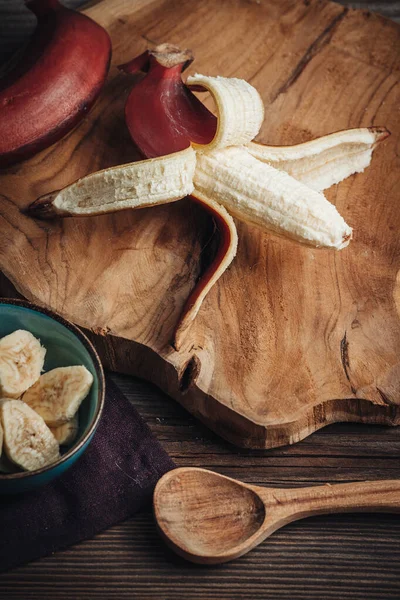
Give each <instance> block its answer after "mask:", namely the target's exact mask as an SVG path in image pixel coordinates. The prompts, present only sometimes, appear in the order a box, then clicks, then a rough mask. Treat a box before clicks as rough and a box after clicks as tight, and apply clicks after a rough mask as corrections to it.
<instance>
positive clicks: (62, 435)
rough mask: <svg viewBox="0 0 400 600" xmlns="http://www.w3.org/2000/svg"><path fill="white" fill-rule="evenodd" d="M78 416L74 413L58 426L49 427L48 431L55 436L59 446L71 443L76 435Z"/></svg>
mask: <svg viewBox="0 0 400 600" xmlns="http://www.w3.org/2000/svg"><path fill="white" fill-rule="evenodd" d="M78 429H79V418H78V413H76V414H75V415H74V416H73V417H72V419H71V420H70V421H67V422H66V423H63V424H62V425H59V426H58V427H50V431H51V432H52V434H53V435H54V437H55V438H56V440H57V442H58V443H59V444H60V446H69V445H70V444H72V443H73V442H74V441H75V439H76V436H77V435H78Z"/></svg>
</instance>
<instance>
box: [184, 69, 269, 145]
mask: <svg viewBox="0 0 400 600" xmlns="http://www.w3.org/2000/svg"><path fill="white" fill-rule="evenodd" d="M187 85H188V86H189V87H190V86H201V87H202V88H204V89H206V90H208V91H209V92H210V94H211V95H212V97H213V99H214V101H215V104H216V106H217V110H218V123H217V131H216V133H215V136H214V139H213V140H212V141H211V142H210V144H207V145H205V146H201V145H196V144H193V147H194V148H196V149H198V150H200V151H208V150H213V149H215V148H225V147H227V146H237V145H241V144H247V143H248V142H250V141H251V140H252V139H253V138H254V137H255V136H256V135H257V133H258V132H259V131H260V127H261V125H262V122H263V120H264V104H263V101H262V98H261V96H260V94H259V93H258V91H257V90H256V89H255V88H254V87H253V86H252V85H250V84H249V83H247V81H244V79H237V78H236V77H206V76H205V75H199V74H195V75H193V76H191V77H188V79H187Z"/></svg>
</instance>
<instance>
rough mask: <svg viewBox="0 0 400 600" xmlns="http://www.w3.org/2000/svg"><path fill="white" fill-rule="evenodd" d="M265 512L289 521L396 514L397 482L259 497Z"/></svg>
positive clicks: (398, 500) (399, 493)
mask: <svg viewBox="0 0 400 600" xmlns="http://www.w3.org/2000/svg"><path fill="white" fill-rule="evenodd" d="M260 490H262V488H259V489H258V490H257V491H258V493H259V495H260V496H261V497H262V498H263V499H264V502H265V504H266V508H267V510H268V508H270V509H272V508H273V509H274V510H278V511H282V512H283V513H286V514H287V515H288V514H290V515H292V516H293V520H295V519H301V518H303V517H308V516H311V515H320V514H326V513H336V512H367V511H374V512H400V481H397V480H382V481H362V482H355V483H340V484H334V485H329V484H327V485H321V486H313V487H307V488H297V489H289V490H282V489H279V490H278V489H274V493H273V498H271V491H270V490H269V492H268V493H267V494H263V493H260Z"/></svg>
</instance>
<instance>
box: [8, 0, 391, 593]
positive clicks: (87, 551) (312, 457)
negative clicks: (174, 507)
mask: <svg viewBox="0 0 400 600" xmlns="http://www.w3.org/2000/svg"><path fill="white" fill-rule="evenodd" d="M132 1H133V0H132ZM65 3H66V4H68V5H69V6H72V5H77V4H79V0H70V1H69V2H65ZM356 4H357V5H359V6H360V5H361V6H363V7H368V8H371V9H377V10H380V12H386V14H387V15H388V16H391V17H397V18H399V15H400V2H398V1H395V2H390V1H389V2H388V1H386V2H374V3H371V2H359V3H352V5H356ZM24 25H25V26H26V27H29V22H28V21H27V20H26V19H23V18H22V19H21V11H20V4H18V2H11V1H9V0H0V51H1V50H6V51H7V50H9V49H10V48H12V46H13V44H14V43H15V44H16V43H17V41H18V40H19V39H20V37H22V36H23V35H24V33H23V31H22V30H23V26H24ZM114 380H115V381H116V383H117V384H118V385H119V386H120V388H121V389H122V390H123V391H124V393H125V394H126V395H127V397H128V398H129V399H130V400H131V401H132V402H133V403H134V405H135V406H136V407H137V409H138V410H139V411H140V413H141V414H142V416H143V417H144V419H145V420H146V421H147V423H149V425H150V427H151V428H152V430H153V432H154V433H155V435H156V436H157V437H158V439H159V440H160V441H161V443H162V444H163V446H164V447H165V449H166V450H167V451H168V452H169V454H170V455H171V456H172V457H173V459H174V460H175V461H176V464H177V465H179V466H186V465H187V466H202V467H208V468H210V469H214V470H216V471H218V472H220V473H223V474H225V475H229V476H232V477H237V478H239V479H242V480H243V481H247V482H249V483H256V484H264V485H268V484H270V485H277V486H297V485H310V484H314V483H315V484H317V483H321V482H326V481H329V482H332V483H335V482H345V481H357V480H358V481H361V480H365V479H386V478H396V479H398V478H400V462H399V458H400V428H398V429H389V428H385V427H372V426H368V427H367V426H362V425H349V424H347V425H335V426H331V427H327V428H326V429H324V430H322V431H319V432H318V433H315V434H314V435H312V436H310V437H309V438H307V439H306V440H304V441H303V442H300V443H299V444H296V445H295V446H292V447H286V448H280V449H277V450H272V451H265V452H263V451H257V452H255V451H241V450H237V449H235V448H233V447H232V446H230V445H229V444H227V443H225V442H223V441H222V440H221V439H219V438H218V437H217V436H215V435H213V434H212V433H211V432H210V431H208V430H207V429H206V428H205V427H203V426H201V425H200V424H199V423H198V422H196V421H195V420H194V419H193V417H191V416H190V415H188V413H186V412H185V411H184V410H183V409H182V408H180V407H179V406H178V405H177V404H176V403H175V402H174V401H173V400H171V399H169V398H168V397H167V396H165V395H164V394H162V393H161V392H159V391H158V390H157V389H155V388H154V387H152V386H150V385H148V384H147V383H145V382H141V381H138V380H136V379H134V378H133V377H122V376H117V375H115V376H114ZM0 539H1V532H0ZM399 566H400V517H398V516H395V515H369V514H365V515H343V516H331V517H328V516H325V517H319V518H311V519H307V520H304V521H300V522H298V523H294V524H291V525H288V526H287V527H285V528H284V529H282V530H280V531H278V532H277V533H275V534H274V535H273V536H272V537H271V538H269V539H268V540H267V541H266V542H264V544H262V545H261V546H259V547H258V548H256V549H255V550H253V551H252V552H251V553H250V554H248V555H247V556H245V557H243V558H241V559H238V560H236V561H234V562H232V563H230V564H227V565H220V566H217V567H199V566H195V565H192V564H189V563H186V562H185V561H183V560H181V559H179V558H178V557H176V556H175V555H174V554H173V553H172V552H171V551H169V550H168V549H167V548H166V547H165V546H164V544H163V543H162V542H161V540H160V539H159V538H158V536H157V533H156V531H155V527H154V522H153V518H152V515H151V511H150V508H149V510H148V511H145V512H142V513H141V514H138V515H136V516H135V517H134V518H132V519H129V520H127V521H125V522H124V523H121V524H120V525H117V526H115V527H113V528H111V529H109V530H108V531H106V532H104V533H102V534H101V535H98V536H97V537H96V538H94V539H92V540H89V541H87V542H84V543H82V544H79V545H77V546H75V547H72V548H70V549H69V550H67V551H65V552H60V553H58V554H56V555H54V556H51V557H47V558H44V559H42V560H39V561H36V562H34V563H31V564H29V565H26V566H24V567H21V568H19V569H16V570H14V571H12V572H9V573H6V574H3V575H2V576H0V599H1V600H11V599H19V600H46V599H57V598H59V599H63V600H64V599H67V598H68V599H70V600H79V599H89V598H105V599H112V598H118V599H120V598H121V599H122V598H135V599H154V600H155V599H157V600H167V599H168V600H169V599H171V600H172V599H173V600H178V599H179V598H182V599H184V600H195V599H199V600H200V599H202V600H206V599H207V600H217V599H226V600H237V599H243V600H256V599H257V600H277V599H278V598H279V599H285V598H287V599H290V600H294V599H298V600H325V599H326V600H328V599H332V600H345V599H350V598H351V599H354V600H355V599H359V600H389V599H392V600H394V599H396V600H398V599H400V573H399Z"/></svg>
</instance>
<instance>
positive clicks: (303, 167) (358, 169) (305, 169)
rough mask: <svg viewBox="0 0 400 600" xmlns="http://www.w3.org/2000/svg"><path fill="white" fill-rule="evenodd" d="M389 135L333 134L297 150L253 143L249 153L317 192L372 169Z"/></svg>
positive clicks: (367, 131) (368, 130)
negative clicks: (379, 147)
mask: <svg viewBox="0 0 400 600" xmlns="http://www.w3.org/2000/svg"><path fill="white" fill-rule="evenodd" d="M388 135H389V132H388V130H387V129H386V128H385V127H364V128H359V129H349V130H347V131H339V132H337V133H331V134H330V135H325V136H323V137H320V138H318V139H315V140H311V141H309V142H305V143H304V144H297V145H295V146H265V145H264V144H259V143H257V142H250V143H249V144H248V145H247V146H246V148H247V150H248V152H249V153H250V154H251V155H252V156H254V157H255V158H257V159H258V160H260V161H262V162H266V163H268V164H269V165H271V166H272V167H275V168H276V169H279V170H282V171H286V173H289V175H291V176H292V177H294V178H295V179H297V180H298V181H301V182H303V183H304V184H305V185H308V187H310V188H312V189H313V190H317V191H323V190H325V189H327V188H329V187H331V186H332V185H334V184H336V183H340V181H343V179H346V178H347V177H349V176H350V175H353V174H354V173H362V172H363V171H364V169H366V167H368V166H369V164H370V162H371V159H372V152H373V151H374V149H375V148H376V146H377V144H378V143H379V142H381V141H382V140H384V139H385V138H387V137H388Z"/></svg>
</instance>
